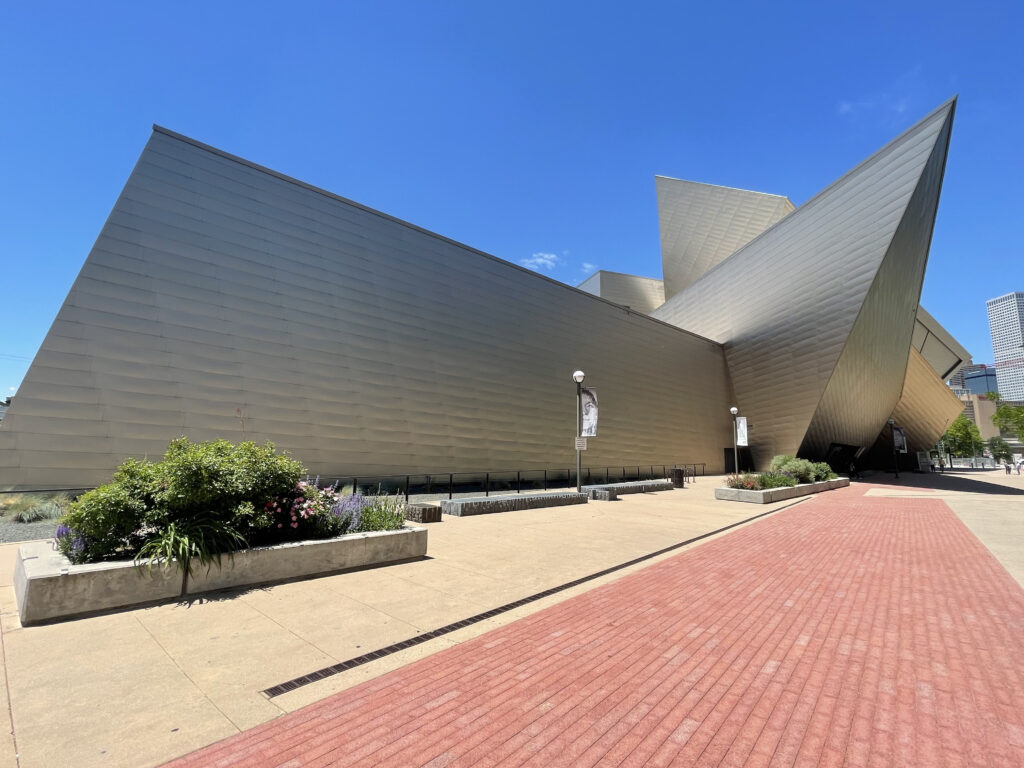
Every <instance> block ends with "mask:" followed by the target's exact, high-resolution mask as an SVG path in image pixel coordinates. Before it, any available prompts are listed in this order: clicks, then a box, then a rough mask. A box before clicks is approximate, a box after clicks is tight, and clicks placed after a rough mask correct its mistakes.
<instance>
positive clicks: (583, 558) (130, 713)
mask: <svg viewBox="0 0 1024 768" xmlns="http://www.w3.org/2000/svg"><path fill="white" fill-rule="evenodd" d="M872 479H873V480H876V481H879V483H877V484H873V485H870V486H868V485H867V484H855V485H854V487H853V488H852V489H850V491H849V492H850V493H852V494H854V495H859V494H863V493H864V492H865V491H867V494H868V495H867V496H865V497H864V498H865V500H867V501H868V502H870V503H875V504H882V505H888V506H885V508H889V507H890V506H891V507H892V509H895V510H900V509H904V508H905V505H910V506H907V507H906V508H907V509H908V510H909V509H911V508H912V507H913V505H914V504H917V503H918V502H919V501H920V499H917V498H913V497H914V496H920V497H922V498H924V497H934V501H935V502H936V503H939V504H942V503H945V504H948V505H950V506H951V507H953V508H954V509H956V510H957V511H958V513H959V514H960V515H961V517H962V519H964V520H965V522H967V523H968V525H970V526H971V528H972V530H973V531H974V532H975V534H976V535H977V536H978V537H979V538H980V539H981V540H982V541H983V542H984V543H985V544H986V545H987V546H988V547H989V549H991V550H992V551H993V552H995V553H996V554H997V555H998V556H999V557H1000V559H1001V561H1002V562H1003V564H1004V565H1005V566H1006V567H1007V568H1008V569H1010V570H1011V571H1012V572H1015V573H1018V574H1020V573H1024V532H1020V529H1019V526H1020V520H1021V518H1024V514H1022V509H1024V504H1022V503H1021V494H1022V493H1024V482H1022V480H1024V478H1016V477H1015V476H1012V477H1009V478H1006V477H1004V476H1001V475H999V474H997V473H995V472H993V473H987V474H985V475H984V476H982V475H979V474H972V475H970V476H965V477H960V476H956V475H950V474H947V475H945V476H941V477H940V476H934V475H933V476H914V475H909V476H903V475H901V478H900V481H899V482H898V483H896V482H894V481H893V480H892V479H891V477H886V476H882V475H879V476H876V477H875V478H872ZM716 484H717V479H713V478H699V479H698V482H697V483H696V484H695V485H692V486H688V487H687V489H686V490H679V491H670V492H664V493H658V494H650V495H644V496H634V497H629V498H628V499H625V500H623V501H619V502H613V503H599V502H593V503H590V504H588V505H583V506H577V507H565V508H561V509H541V510H531V511H524V512H515V513H507V514H502V515H488V516H482V517H473V518H465V519H458V518H450V517H446V518H445V520H444V522H442V523H439V524H433V525H431V526H429V528H430V544H429V549H428V555H429V558H428V559H425V560H422V561H418V562H413V563H405V564H400V565H395V566H387V567H383V568H378V569H373V570H366V571H359V572H353V573H346V574H340V575H337V576H332V577H326V578H322V579H315V580H311V581H305V582H295V583H291V584H282V585H279V586H274V587H270V588H266V589H258V590H252V591H248V592H244V591H235V592H229V593H222V594H219V595H215V596H212V597H211V598H209V599H204V600H201V601H197V602H195V603H193V604H191V605H185V604H168V605H162V606H157V607H153V608H146V609H140V610H132V611H126V612H123V613H118V614H110V615H106V616H99V617H95V618H89V619H82V620H78V621H72V622H67V623H63V624H56V625H51V626H44V627H31V628H21V627H20V625H19V623H18V621H17V612H16V609H15V606H14V595H13V589H11V587H10V575H11V572H12V569H13V552H14V551H15V547H14V546H10V547H4V548H0V609H2V615H0V627H2V629H3V637H2V639H3V652H4V664H5V672H6V674H5V676H4V677H3V678H2V683H3V686H4V694H5V697H6V698H7V701H8V705H9V706H8V710H7V711H8V712H9V713H10V715H11V716H12V718H13V739H12V738H8V739H7V740H6V741H5V742H3V743H0V765H11V766H13V765H16V764H17V765H20V766H23V767H27V768H42V767H45V768H59V767H60V766H76V768H77V767H78V766H83V767H86V768H87V767H89V766H101V765H102V766H149V765H156V764H160V763H162V762H164V761H166V760H169V759H171V758H173V757H175V756H178V755H184V754H186V753H189V752H191V751H192V750H195V749H197V748H199V747H202V746H204V745H207V744H212V743H213V742H216V741H218V740H220V739H223V738H224V737H227V736H231V735H232V734H238V733H240V732H242V731H246V730H247V729H250V728H252V727H254V726H258V725H259V724H262V723H267V722H268V721H271V720H274V719H275V718H280V716H281V715H282V714H284V713H289V712H293V711H295V710H298V709H299V708H301V707H303V706H305V705H307V704H310V703H313V702H318V701H321V700H323V699H325V698H326V697H329V696H331V695H332V694H335V693H336V692H339V691H343V690H346V689H350V688H352V687H353V686H355V685H357V684H360V683H364V682H365V681H369V680H372V679H376V678H380V676H381V675H383V674H384V673H387V672H390V671H392V670H396V669H399V668H403V667H405V666H406V665H408V664H410V663H411V662H414V661H416V660H417V659H420V658H423V657H426V656H430V655H432V654H435V653H437V652H438V651H442V650H444V649H448V648H451V647H452V646H456V645H459V644H462V643H465V642H467V641H470V640H472V639H474V638H476V637H478V636H479V635H481V634H482V633H484V632H486V631H489V630H491V629H496V628H499V627H503V626H506V625H509V624H510V623H511V622H514V621H516V620H517V619H521V618H523V617H527V616H531V615H535V614H537V613H538V612H539V611H541V610H542V609H545V608H547V607H550V606H553V605H556V604H560V603H563V602H564V601H566V600H567V599H569V598H571V597H573V596H575V595H582V594H584V593H589V592H591V591H593V590H594V588H595V587H598V586H599V585H601V584H606V583H609V582H613V581H618V580H621V579H622V578H623V577H624V576H626V575H627V574H629V573H631V572H636V571H640V570H644V573H645V574H649V576H647V577H645V578H648V579H656V578H657V577H656V576H655V574H656V573H657V572H656V571H654V570H653V569H650V568H649V566H650V565H651V564H652V563H655V562H659V561H665V560H671V559H673V558H675V557H676V556H677V555H678V551H677V552H675V553H671V554H666V555H663V556H660V557H658V558H656V559H655V560H652V561H648V562H645V563H641V564H637V565H634V566H631V567H630V568H627V569H625V570H623V571H619V572H616V573H613V574H609V575H607V576H604V577H601V578H600V579H598V580H596V581H593V582H589V583H587V584H584V585H581V586H579V587H575V588H573V589H571V590H568V591H566V592H562V593H559V594H557V595H554V596H551V597H548V598H545V599H543V600H541V601H539V602H535V603H532V604H530V605H527V606H524V607H522V608H517V609H514V610H512V611H510V612H508V613H505V614H502V615H501V616H498V617H495V618H492V619H488V620H486V621H483V622H480V623H478V624H475V625H472V626H469V627H466V628H463V629H460V630H458V631H456V632H454V633H451V634H448V635H445V636H443V637H439V638H435V639H432V640H429V641H427V642H425V643H423V644H422V645H419V646H416V647H414V648H410V649H407V650H404V651H400V652H398V653H395V654H392V655H389V656H387V657H384V658H381V659H378V660H376V661H372V662H370V663H368V664H365V665H363V666H360V667H357V668H355V669H351V670H349V671H346V672H343V673H342V674H338V675H335V676H332V677H329V678H327V679H325V680H322V681H320V682H317V683H313V684H311V685H307V686H304V687H302V688H299V689H297V690H295V691H292V692H290V693H285V694H284V695H281V696H276V697H274V698H272V699H270V698H267V697H266V696H264V695H263V694H261V693H260V691H262V690H263V689H265V688H268V687H271V686H274V685H278V684H280V683H283V682H285V681H288V680H291V679H292V678H295V677H297V676H300V675H304V674H308V673H310V672H313V671H315V670H319V669H322V668H324V667H326V666H328V665H331V664H334V663H336V662H338V661H344V660H347V659H350V658H352V657H355V656H359V655H361V654H364V653H366V652H368V651H372V650H375V649H377V648H380V647H383V646H385V645H388V644H390V643H395V642H400V641H402V640H405V639H408V638H410V637H415V636H417V635H418V634H420V633H423V632H427V631H430V630H433V629H435V628H437V627H439V626H442V625H444V624H448V623H451V622H454V621H457V620H460V619H462V618H465V617H467V616H469V615H472V614H476V613H479V612H481V611H484V610H487V609H490V608H493V607H495V606H498V605H502V604H505V603H508V602H510V601H513V600H516V599H519V598H521V597H524V596H526V595H531V594H534V593H537V592H539V591H541V590H544V589H548V588H550V587H553V586H556V585H560V584H563V583H565V582H568V581H571V580H573V579H576V578H579V577H582V576H585V575H588V574H591V573H594V572H596V571H600V570H602V569H604V568H608V567H611V566H614V565H617V564H619V563H622V562H625V561H628V560H630V559H632V558H635V557H638V556H641V555H644V554H647V553H650V552H654V551H657V550H660V549H662V548H664V547H666V546H670V545H672V544H675V543H677V542H680V541H683V540H686V539H689V538H692V537H694V536H696V535H700V534H702V533H705V532H707V531H712V530H716V529H719V528H722V527H724V526H726V525H729V524H731V523H734V522H737V521H740V520H743V519H746V518H749V517H751V516H754V515H758V514H761V513H763V512H765V511H768V510H771V509H772V508H773V507H774V508H778V507H780V506H787V502H782V503H780V504H776V505H766V506H760V505H753V504H742V503H734V502H718V501H715V500H714V499H713V488H714V486H715V485H716ZM840 493H842V492H841V491H833V492H829V493H828V494H825V496H824V497H816V498H817V499H824V498H837V496H835V494H840ZM908 495H909V496H910V497H911V498H906V497H907V496H908ZM875 497H879V498H875ZM791 503H792V502H788V504H791ZM809 503H811V502H810V500H808V499H805V500H802V501H800V502H798V505H797V506H795V507H794V509H793V510H791V511H787V512H783V513H782V515H783V516H785V515H789V514H792V513H793V511H795V510H800V509H802V507H803V505H805V504H809ZM815 503H816V504H817V503H818V502H817V500H816V501H815ZM765 519H766V520H772V519H775V518H773V517H769V518H765ZM753 525H755V526H756V525H758V523H754V524H753ZM748 528H749V526H743V527H741V528H739V529H734V532H733V533H729V534H724V536H723V537H719V538H724V541H723V544H722V545H720V546H724V545H725V544H726V543H728V542H730V541H734V540H735V539H734V538H733V537H735V536H736V535H737V533H738V532H741V531H744V530H747V529H748ZM1018 534H1019V535H1018ZM712 540H713V539H710V540H708V541H712ZM702 544H703V542H702ZM697 546H698V547H699V548H703V546H701V545H697ZM736 562H737V567H740V568H742V567H743V566H742V564H741V561H736ZM1019 578H1020V576H1018V579H1019ZM481 674H488V671H487V669H483V670H481ZM15 741H16V745H17V751H18V753H19V755H20V758H19V759H18V761H16V759H15ZM199 764H201V763H199Z"/></svg>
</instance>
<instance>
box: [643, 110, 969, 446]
mask: <svg viewBox="0 0 1024 768" xmlns="http://www.w3.org/2000/svg"><path fill="white" fill-rule="evenodd" d="M954 103H955V102H952V101H951V102H949V103H948V104H946V105H944V106H942V107H940V108H939V109H938V110H936V111H935V112H933V113H932V114H931V115H929V116H928V117H926V118H925V119H924V120H922V121H921V122H919V123H918V124H917V125H915V126H913V127H912V128H911V129H910V130H908V131H906V132H905V133H904V134H903V135H901V136H899V137H898V138H897V139H895V140H894V141H893V142H891V143H890V144H889V145H887V146H886V147H884V148H883V149H881V150H880V151H879V152H877V153H875V154H874V155H872V156H871V157H870V158H868V159H867V160H865V161H864V162H863V163H861V164H860V165H859V166H857V167H856V168H855V169H853V170H852V171H850V172H849V173H847V174H846V175H844V176H843V177H842V178H840V179H839V180H838V181H836V182H835V183H833V184H832V185H831V186H829V187H828V188H826V189H825V190H824V191H822V192H821V193H819V194H818V195H816V196H815V197H814V198H812V199H811V200H809V201H808V202H807V203H805V204H804V205H802V206H801V207H800V208H799V209H797V210H796V211H795V212H794V213H792V214H791V215H789V216H788V217H786V218H785V219H783V220H782V221H780V222H779V223H778V224H776V225H775V226H773V227H771V228H770V229H768V230H767V231H765V232H764V233H762V234H761V235H760V236H758V237H757V238H755V239H754V240H753V241H751V242H750V243H749V244H748V245H746V246H745V247H743V248H741V249H740V250H739V251H737V252H736V253H735V254H733V255H732V256H731V257H729V258H728V259H726V260H725V261H723V262H722V263H720V264H719V265H718V266H717V267H714V268H712V269H711V270H710V271H709V272H708V273H707V274H705V275H704V276H703V277H702V278H701V279H700V280H699V281H697V282H696V283H694V284H693V285H691V286H690V287H689V288H687V289H686V290H684V291H683V292H681V293H679V294H677V295H675V296H671V297H670V298H669V299H668V300H667V301H666V303H665V304H664V305H663V306H662V307H660V308H659V309H657V310H655V312H654V313H653V316H654V317H656V318H659V319H662V320H666V321H668V322H671V323H673V324H675V325H678V326H680V327H683V328H687V329H689V330H693V331H695V332H697V333H699V334H701V335H703V336H707V337H709V338H712V339H714V340H716V341H719V342H722V343H723V344H724V345H725V349H726V359H727V361H728V365H729V372H730V375H731V378H732V383H733V387H734V391H735V393H736V398H737V403H736V404H737V405H738V406H739V408H740V411H741V413H742V414H744V415H746V416H747V417H748V418H749V421H750V424H751V442H752V445H751V451H752V454H753V457H754V461H755V463H756V464H757V465H758V466H764V465H766V464H767V462H768V460H769V459H770V458H771V456H773V455H775V454H779V453H797V452H798V451H799V450H800V448H801V446H802V445H803V444H804V441H805V437H809V439H810V443H809V444H808V448H810V447H811V446H813V447H814V450H815V451H818V450H820V447H821V446H822V445H823V444H824V445H827V444H828V443H831V442H840V440H838V439H836V438H838V437H840V436H841V435H851V436H854V437H856V439H858V440H861V441H864V440H866V439H867V438H865V437H864V435H866V434H867V433H868V432H869V431H870V430H869V426H871V424H872V423H873V432H871V437H870V439H869V440H867V442H859V443H852V444H853V445H857V446H860V447H861V448H866V447H868V446H870V444H871V443H872V442H873V441H874V436H876V435H877V434H878V433H879V431H880V429H881V427H882V426H883V424H884V422H885V419H886V418H887V417H888V413H889V412H891V411H892V409H893V408H894V407H895V405H896V403H897V401H898V399H899V393H900V387H901V385H902V382H903V379H904V375H905V367H906V360H907V355H908V352H909V349H910V341H911V334H912V331H913V327H914V319H915V314H916V310H917V306H918V301H919V298H920V289H921V278H922V276H923V268H924V260H925V259H926V256H927V250H928V245H929V241H930V238H931V226H932V223H933V221H934V215H935V208H936V206H937V204H938V192H939V187H940V185H941V180H942V172H943V170H944V164H945V157H946V151H947V148H948V141H949V135H950V127H951V122H952V118H953V109H954ZM887 256H889V257H891V261H890V263H889V265H886V266H885V268H884V269H883V262H884V261H885V260H886V258H887ZM904 268H906V269H907V270H908V272H909V275H908V276H907V277H905V278H904V277H902V276H901V270H902V269H904ZM893 278H895V279H896V281H897V283H898V284H897V285H893V286H888V285H883V284H882V283H883V282H888V281H890V280H891V279H893ZM876 281H877V282H878V285H877V289H876V290H874V292H872V289H873V287H874V286H876ZM666 292H668V287H667V286H666ZM869 299H870V300H869ZM862 312H864V313H865V315H874V317H871V316H865V317H861V314H862ZM878 315H882V316H883V317H878ZM890 315H891V318H890V317H889V316H890ZM855 326H856V327H855ZM896 327H902V328H905V331H901V332H897V333H896V334H895V336H893V337H890V336H886V329H887V328H888V329H892V328H896ZM854 331H856V335H855V336H854V335H853V332H854ZM851 337H853V342H854V347H853V348H851V350H850V357H849V358H848V359H847V360H846V361H844V363H843V365H842V366H841V367H839V363H840V358H841V356H842V355H843V354H844V349H845V347H846V345H847V343H848V341H849V340H850V339H851ZM872 345H878V346H877V348H874V349H872V348H871V347H872ZM869 356H877V357H878V358H880V360H882V361H884V362H885V364H891V363H892V362H893V361H898V362H897V363H896V368H895V370H894V371H887V372H886V373H885V375H884V376H883V377H882V379H881V380H878V381H876V380H867V379H862V380H861V379H859V377H858V376H857V374H856V371H855V365H854V363H855V361H856V360H864V359H867V358H868V357H869ZM837 373H838V374H839V376H840V378H839V379H837V380H836V381H835V382H834V384H833V383H832V378H833V376H834V375H836V374H837ZM858 381H860V383H858ZM830 387H834V388H833V389H832V390H831V391H827V390H829V388H830ZM844 396H845V398H847V399H844ZM878 402H880V403H881V404H882V406H881V407H879V406H877V405H876V403H878ZM822 406H824V407H822ZM837 409H839V412H837ZM886 409H888V412H885V413H884V415H883V412H884V411H886ZM862 412H863V413H864V414H865V415H864V416H861V415H860V414H861V413H862ZM879 419H880V421H879ZM830 431H832V433H834V434H830ZM826 441H827V442H826Z"/></svg>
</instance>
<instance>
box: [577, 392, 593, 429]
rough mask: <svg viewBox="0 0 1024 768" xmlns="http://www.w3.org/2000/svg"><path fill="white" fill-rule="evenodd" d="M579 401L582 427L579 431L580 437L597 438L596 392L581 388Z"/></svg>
mask: <svg viewBox="0 0 1024 768" xmlns="http://www.w3.org/2000/svg"><path fill="white" fill-rule="evenodd" d="M580 400H581V401H582V403H581V405H582V408H583V427H582V429H581V430H580V437H597V390H596V389H591V388H590V387H581V388H580Z"/></svg>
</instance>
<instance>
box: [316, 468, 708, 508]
mask: <svg viewBox="0 0 1024 768" xmlns="http://www.w3.org/2000/svg"><path fill="white" fill-rule="evenodd" d="M706 466H707V465H706V464H704V463H696V464H692V463H691V464H643V465H639V466H637V465H627V466H614V467H582V468H581V470H580V482H581V483H582V484H583V485H600V484H607V483H624V482H630V481H638V480H653V479H658V478H667V477H668V476H669V474H670V473H671V470H673V469H682V470H684V474H685V477H686V478H687V479H688V480H690V481H692V480H693V479H694V478H696V477H697V475H698V474H699V475H701V476H703V475H704V473H705V469H706ZM318 481H319V484H320V485H321V486H325V485H335V486H337V487H338V488H341V489H344V490H345V491H346V492H355V493H362V494H365V495H380V494H392V495H394V494H399V495H402V496H404V497H405V500H406V501H409V500H410V499H422V500H424V501H426V500H431V499H439V498H449V499H452V498H454V497H455V496H477V495H481V494H482V495H484V496H490V495H491V494H492V493H493V494H509V493H523V492H529V491H548V490H555V489H561V488H569V487H575V486H576V469H575V468H574V467H566V468H564V469H563V468H560V467H559V468H551V467H549V468H547V469H511V470H497V471H492V472H448V473H431V474H408V475H359V476H355V475H347V476H344V477H324V476H322V475H321V476H320V477H319V478H318Z"/></svg>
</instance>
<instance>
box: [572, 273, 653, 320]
mask: <svg viewBox="0 0 1024 768" xmlns="http://www.w3.org/2000/svg"><path fill="white" fill-rule="evenodd" d="M578 287H579V289H580V290H581V291H586V292H587V293H592V294H594V295H595V296H600V297H601V298H602V299H607V300H608V301H614V302H615V303H616V304H622V305H623V306H625V307H629V308H630V309H632V310H635V311H637V312H643V313H644V314H645V315H646V314H650V313H651V312H653V311H654V310H655V309H657V308H658V307H660V306H661V305H662V304H664V303H665V284H664V283H663V282H662V281H661V280H655V279H654V278H651V277H640V276H639V275H625V274H623V273H621V272H609V271H607V270H604V269H602V270H599V271H597V272H595V273H594V274H593V275H591V276H590V277H588V278H587V279H586V280H584V281H583V282H582V283H580V284H579V286H578Z"/></svg>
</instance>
